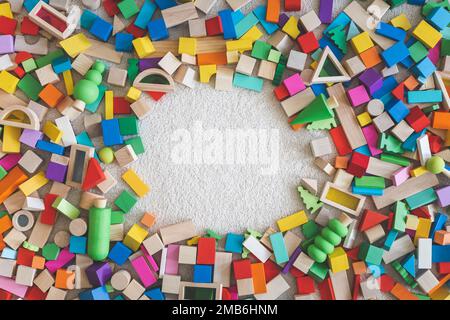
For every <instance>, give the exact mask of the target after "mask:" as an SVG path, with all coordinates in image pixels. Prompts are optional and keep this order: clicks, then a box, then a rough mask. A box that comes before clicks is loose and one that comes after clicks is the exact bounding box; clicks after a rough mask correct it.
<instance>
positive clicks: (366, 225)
mask: <svg viewBox="0 0 450 320" xmlns="http://www.w3.org/2000/svg"><path fill="white" fill-rule="evenodd" d="M388 219H389V217H388V216H386V215H384V214H381V213H378V212H375V211H372V210H369V209H365V210H364V213H363V217H362V219H361V222H360V223H359V228H358V229H359V231H365V230H368V229H370V228H372V227H375V226H376V225H377V224H380V223H382V222H383V221H386V220H388Z"/></svg>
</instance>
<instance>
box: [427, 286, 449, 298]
mask: <svg viewBox="0 0 450 320" xmlns="http://www.w3.org/2000/svg"><path fill="white" fill-rule="evenodd" d="M430 298H431V300H450V289H448V288H447V287H446V286H442V287H440V288H439V289H437V290H434V291H433V292H431V293H430Z"/></svg>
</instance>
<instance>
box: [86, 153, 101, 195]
mask: <svg viewBox="0 0 450 320" xmlns="http://www.w3.org/2000/svg"><path fill="white" fill-rule="evenodd" d="M105 179H106V177H105V173H104V172H103V170H102V168H101V167H100V164H99V163H98V161H97V159H95V158H91V159H89V162H88V166H87V170H86V174H85V176H84V181H83V185H82V186H81V189H82V190H83V191H86V190H89V189H92V188H94V187H95V186H97V185H98V184H99V183H100V182H102V181H104V180H105Z"/></svg>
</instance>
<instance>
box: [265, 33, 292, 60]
mask: <svg viewBox="0 0 450 320" xmlns="http://www.w3.org/2000/svg"><path fill="white" fill-rule="evenodd" d="M267 43H268V44H270V45H272V46H273V47H274V48H275V49H277V50H278V51H280V52H281V53H283V54H286V55H287V54H288V53H289V51H290V50H291V49H292V47H293V46H294V41H293V40H292V39H291V38H290V37H289V36H288V35H287V34H286V33H284V32H282V31H280V30H277V31H275V32H274V33H273V34H272V35H271V36H270V38H269V39H268V40H267Z"/></svg>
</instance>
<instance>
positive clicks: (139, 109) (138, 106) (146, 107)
mask: <svg viewBox="0 0 450 320" xmlns="http://www.w3.org/2000/svg"><path fill="white" fill-rule="evenodd" d="M130 107H131V110H133V112H134V114H135V115H136V116H137V117H138V118H139V120H142V119H144V118H145V117H147V116H148V114H149V112H150V102H149V100H148V99H146V98H144V97H141V98H139V100H137V101H136V102H133V103H132V104H131V105H130Z"/></svg>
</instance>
